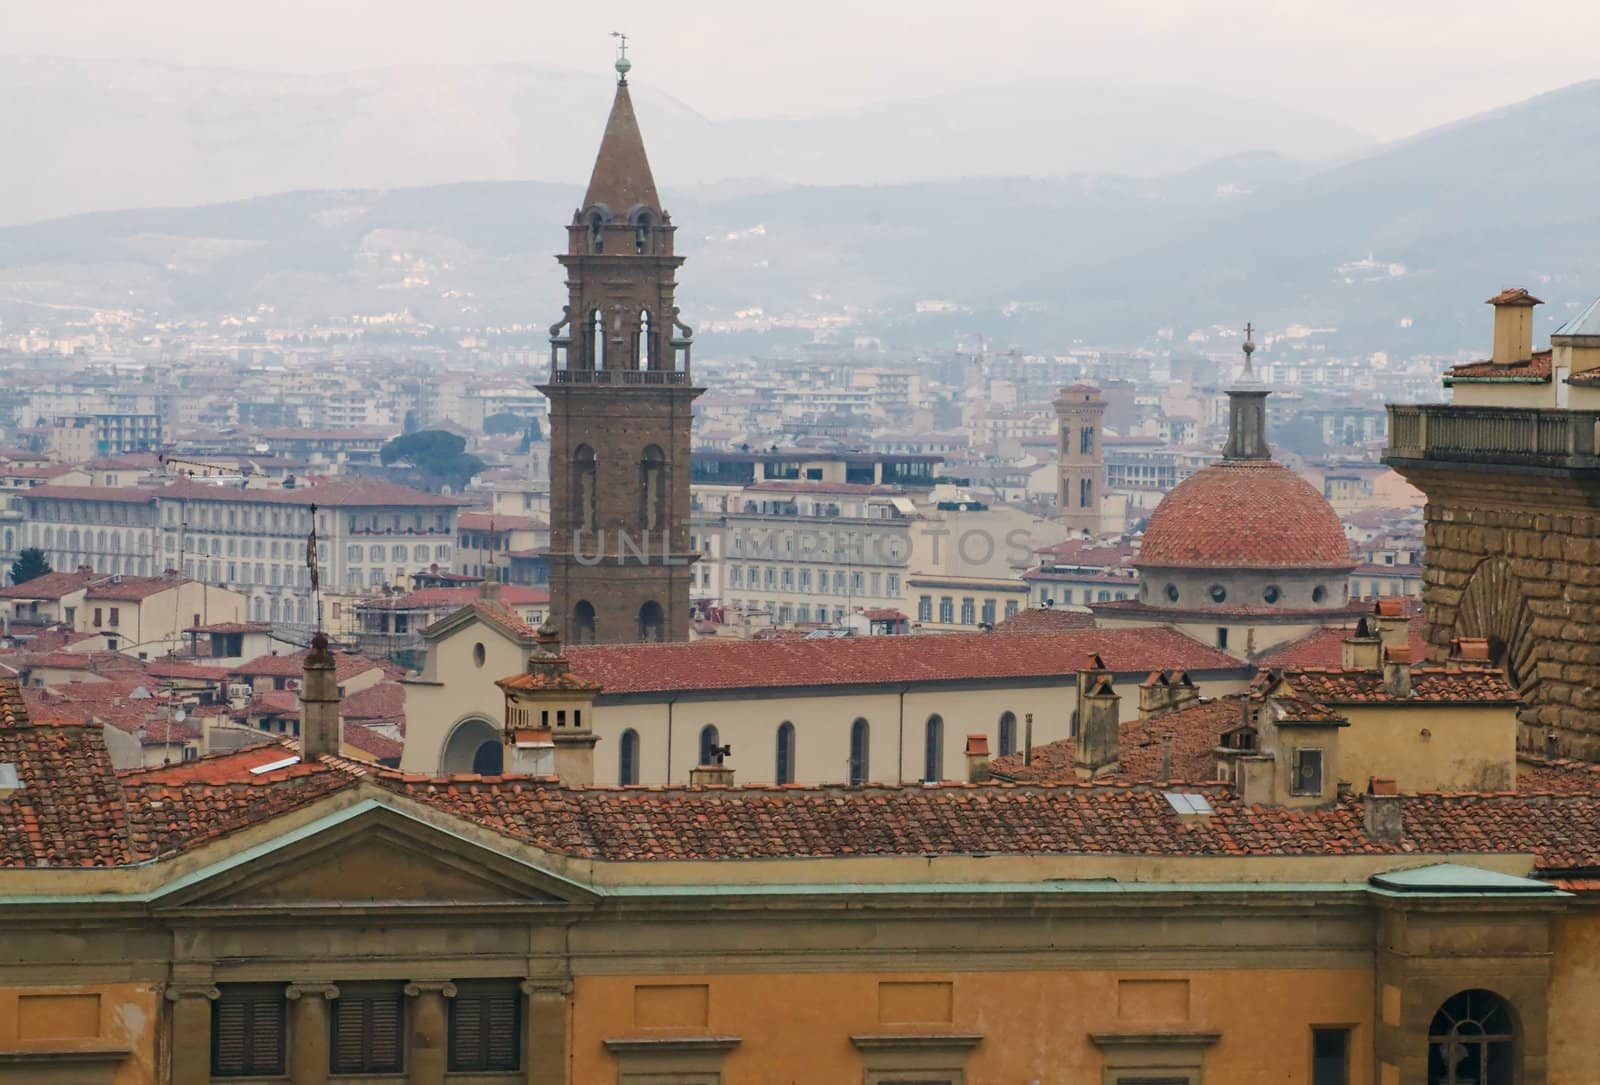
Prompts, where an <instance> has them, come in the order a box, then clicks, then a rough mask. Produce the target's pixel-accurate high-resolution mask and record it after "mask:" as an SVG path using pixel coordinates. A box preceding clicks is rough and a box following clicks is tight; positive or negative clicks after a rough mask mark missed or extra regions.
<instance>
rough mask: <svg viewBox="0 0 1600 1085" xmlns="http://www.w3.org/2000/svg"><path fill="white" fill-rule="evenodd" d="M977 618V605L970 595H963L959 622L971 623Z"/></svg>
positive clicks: (963, 623)
mask: <svg viewBox="0 0 1600 1085" xmlns="http://www.w3.org/2000/svg"><path fill="white" fill-rule="evenodd" d="M977 620H978V617H977V607H976V604H975V603H974V601H973V598H972V596H970V595H967V596H963V597H962V599H961V624H962V625H971V624H972V623H973V622H975V621H977Z"/></svg>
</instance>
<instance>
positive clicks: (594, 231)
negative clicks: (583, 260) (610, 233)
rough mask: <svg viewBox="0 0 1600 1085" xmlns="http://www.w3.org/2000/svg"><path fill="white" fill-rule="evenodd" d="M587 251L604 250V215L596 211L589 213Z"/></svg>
mask: <svg viewBox="0 0 1600 1085" xmlns="http://www.w3.org/2000/svg"><path fill="white" fill-rule="evenodd" d="M589 251H590V252H605V251H606V217H605V216H604V215H602V214H601V213H600V212H598V211H591V212H590V213H589Z"/></svg>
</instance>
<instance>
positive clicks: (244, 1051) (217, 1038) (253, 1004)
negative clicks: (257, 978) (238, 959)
mask: <svg viewBox="0 0 1600 1085" xmlns="http://www.w3.org/2000/svg"><path fill="white" fill-rule="evenodd" d="M283 1069H284V1000H283V989H282V988H281V987H277V986H266V985H260V986H256V985H251V986H245V985H229V986H226V987H224V988H222V993H221V996H220V997H219V998H218V999H217V1001H216V1002H215V1003H213V1004H212V1011H211V1072H212V1074H213V1075H215V1076H217V1077H251V1076H257V1075H265V1074H281V1073H283Z"/></svg>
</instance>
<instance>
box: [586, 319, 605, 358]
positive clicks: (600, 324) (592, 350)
mask: <svg viewBox="0 0 1600 1085" xmlns="http://www.w3.org/2000/svg"><path fill="white" fill-rule="evenodd" d="M589 362H590V368H591V369H604V368H605V367H606V318H605V314H604V313H602V312H601V311H600V310H599V309H596V310H595V311H594V312H592V313H590V314H589Z"/></svg>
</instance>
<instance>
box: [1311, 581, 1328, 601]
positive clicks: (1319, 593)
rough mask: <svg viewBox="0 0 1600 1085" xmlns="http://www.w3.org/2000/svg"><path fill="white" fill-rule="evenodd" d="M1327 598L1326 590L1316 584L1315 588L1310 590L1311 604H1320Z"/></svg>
mask: <svg viewBox="0 0 1600 1085" xmlns="http://www.w3.org/2000/svg"><path fill="white" fill-rule="evenodd" d="M1327 597H1328V589H1327V588H1324V587H1323V586H1322V585H1321V584H1318V585H1317V586H1316V587H1314V588H1312V589H1311V601H1312V602H1313V603H1320V602H1322V601H1323V600H1324V599H1326V598H1327Z"/></svg>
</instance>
